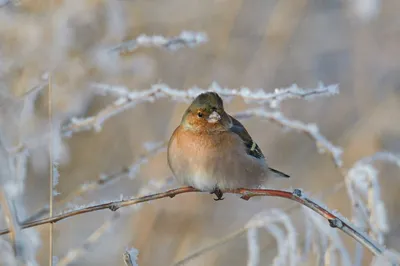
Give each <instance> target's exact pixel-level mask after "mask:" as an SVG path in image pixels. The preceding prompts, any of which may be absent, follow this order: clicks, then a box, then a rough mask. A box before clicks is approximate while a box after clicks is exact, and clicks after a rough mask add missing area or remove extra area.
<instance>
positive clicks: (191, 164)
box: [168, 92, 289, 200]
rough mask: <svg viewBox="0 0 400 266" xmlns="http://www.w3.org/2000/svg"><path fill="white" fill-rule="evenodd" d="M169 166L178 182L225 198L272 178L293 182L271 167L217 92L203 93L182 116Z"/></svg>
mask: <svg viewBox="0 0 400 266" xmlns="http://www.w3.org/2000/svg"><path fill="white" fill-rule="evenodd" d="M168 165H169V167H170V168H171V170H172V172H173V174H174V175H175V178H176V179H177V180H178V182H180V183H182V184H184V185H188V186H192V187H194V188H196V189H199V190H201V191H209V192H210V193H211V194H215V195H216V196H217V199H215V200H222V199H223V198H222V196H223V192H222V191H224V190H229V189H235V188H257V187H260V186H262V185H263V183H264V182H265V181H266V180H267V179H268V178H269V177H271V176H274V177H284V178H288V177H289V176H288V175H287V174H284V173H282V172H280V171H278V170H275V169H273V168H270V167H268V164H267V162H266V160H265V157H264V155H263V153H262V152H261V149H260V147H259V146H258V145H257V143H255V142H254V141H253V140H252V138H251V137H250V135H249V133H248V132H247V130H246V129H245V127H244V126H243V125H242V124H241V123H240V122H239V121H238V120H236V119H235V118H233V117H232V116H230V115H229V114H227V113H226V112H225V110H224V106H223V101H222V99H221V97H220V96H219V95H218V94H217V93H215V92H206V93H202V94H200V95H199V96H197V97H196V99H194V101H193V102H192V104H191V105H190V106H189V107H188V108H187V110H186V111H185V113H184V114H183V117H182V121H181V123H180V125H179V126H178V127H177V128H176V129H175V131H174V133H173V134H172V136H171V138H170V140H169V143H168Z"/></svg>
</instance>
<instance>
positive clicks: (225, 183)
mask: <svg viewBox="0 0 400 266" xmlns="http://www.w3.org/2000/svg"><path fill="white" fill-rule="evenodd" d="M175 148H176V150H175V152H174V153H173V154H174V156H171V157H170V164H171V167H172V169H174V170H173V171H174V174H175V176H176V178H177V179H178V181H179V182H181V183H183V184H185V185H189V186H193V187H195V188H197V189H200V190H204V191H212V190H214V189H215V188H220V189H222V190H224V189H233V188H240V187H255V186H258V185H261V184H260V183H261V182H262V180H263V179H265V178H266V174H267V169H268V168H267V167H266V164H265V162H264V161H263V160H259V159H257V158H254V157H251V156H248V155H247V154H245V153H244V151H241V150H237V149H225V150H224V151H222V150H218V149H216V148H215V147H201V148H199V147H198V146H197V148H196V149H195V150H192V151H191V152H189V153H188V152H187V147H186V149H185V153H184V152H183V150H182V151H180V149H179V147H175Z"/></svg>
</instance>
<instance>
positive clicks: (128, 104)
mask: <svg viewBox="0 0 400 266" xmlns="http://www.w3.org/2000/svg"><path fill="white" fill-rule="evenodd" d="M92 86H93V87H94V88H95V89H97V90H98V91H99V93H102V94H108V95H112V96H114V97H117V100H115V101H114V102H113V103H112V104H110V105H109V106H107V107H106V108H104V109H103V110H101V111H100V112H99V113H97V115H95V116H91V117H86V118H73V119H71V121H70V123H69V124H67V125H65V126H64V127H63V129H62V131H63V134H64V135H66V136H70V135H71V134H72V133H75V132H79V131H85V130H92V129H94V130H95V131H100V130H101V127H102V125H103V123H104V122H105V121H106V120H107V119H109V118H111V117H112V116H114V115H117V114H118V113H120V112H123V111H125V110H127V109H129V108H133V107H134V106H136V105H137V104H140V103H144V102H154V101H155V100H157V99H160V98H166V97H169V98H171V99H173V100H175V101H181V102H189V101H191V100H193V99H194V98H195V97H196V96H197V95H199V94H200V93H203V92H205V91H215V92H217V93H218V94H219V95H221V96H222V97H225V98H228V99H229V98H231V97H234V96H240V97H241V98H243V99H244V100H245V101H246V102H248V103H250V102H251V103H258V104H265V103H269V104H270V105H271V106H273V107H277V106H279V103H280V102H281V101H283V100H286V99H293V98H302V99H308V100H309V99H313V98H315V97H317V96H329V95H333V94H336V93H338V87H337V86H336V85H329V86H324V85H322V84H319V86H318V87H317V88H314V89H301V88H299V87H297V85H292V86H291V87H289V88H283V89H276V90H275V91H274V92H265V91H264V90H262V89H258V90H250V89H249V88H245V87H242V88H240V89H229V88H222V87H220V86H219V85H218V84H217V83H215V82H214V83H213V84H212V85H211V86H210V87H209V88H208V90H203V89H200V88H198V87H193V88H190V89H188V90H178V89H174V88H170V87H169V86H167V85H165V84H155V85H152V87H151V88H150V89H148V90H144V91H129V90H128V89H127V88H126V87H123V86H111V85H107V84H100V83H94V84H92Z"/></svg>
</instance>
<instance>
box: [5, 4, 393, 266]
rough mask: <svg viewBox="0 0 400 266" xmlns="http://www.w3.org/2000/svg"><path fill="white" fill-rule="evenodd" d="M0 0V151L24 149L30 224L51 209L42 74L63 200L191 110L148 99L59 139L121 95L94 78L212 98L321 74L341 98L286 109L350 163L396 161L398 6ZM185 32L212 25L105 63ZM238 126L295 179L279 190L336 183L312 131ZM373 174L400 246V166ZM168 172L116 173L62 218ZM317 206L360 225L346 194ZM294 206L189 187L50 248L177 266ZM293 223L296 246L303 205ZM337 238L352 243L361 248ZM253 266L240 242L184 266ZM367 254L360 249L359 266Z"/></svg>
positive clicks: (43, 255)
mask: <svg viewBox="0 0 400 266" xmlns="http://www.w3.org/2000/svg"><path fill="white" fill-rule="evenodd" d="M0 5H1V8H0V83H1V84H0V86H1V92H0V93H1V97H2V100H1V105H0V108H1V114H0V115H1V117H0V118H1V124H0V126H1V133H2V138H3V140H2V141H3V145H5V146H7V147H16V146H18V145H19V144H20V143H23V144H24V145H25V146H26V147H27V149H28V150H29V157H28V166H27V177H26V183H25V192H24V195H23V197H24V205H25V211H26V216H29V215H31V214H33V213H35V212H36V211H37V210H38V209H40V208H41V207H43V206H44V205H46V204H48V201H49V193H48V191H49V189H48V184H49V171H48V169H49V154H48V145H47V143H48V141H49V124H48V108H49V105H48V103H49V100H48V99H49V97H48V90H47V88H44V89H42V90H40V92H39V93H38V94H37V95H35V97H34V99H33V100H32V103H33V106H32V111H31V112H25V113H23V114H24V115H23V116H21V115H20V114H21V112H20V111H21V109H23V108H22V106H23V104H22V105H21V101H23V100H21V99H23V98H24V95H26V93H28V92H29V91H30V90H31V89H32V88H35V86H38V85H39V84H41V82H43V81H42V78H43V73H45V72H47V71H50V72H51V73H52V74H51V83H52V90H53V96H52V113H53V134H54V142H55V146H56V147H57V150H56V151H55V153H54V156H55V159H56V160H57V161H58V162H59V167H58V168H59V172H60V178H59V184H58V185H57V187H56V189H57V191H58V192H60V195H58V196H56V197H55V201H56V202H57V201H60V200H63V199H65V198H66V197H67V196H68V194H69V193H71V192H73V191H75V190H76V189H78V188H79V187H80V186H81V185H82V184H85V183H88V182H90V181H95V180H97V179H98V178H99V176H100V175H101V174H103V175H104V174H105V175H109V174H113V173H116V172H118V171H121V169H124V168H126V167H128V166H130V165H131V164H132V162H135V161H136V160H137V159H139V158H140V156H142V155H144V154H146V149H145V147H144V144H145V143H147V142H162V141H167V140H168V139H169V137H170V135H171V133H172V131H173V130H174V129H175V127H176V126H177V125H178V124H179V122H180V119H181V115H182V114H183V111H184V110H185V108H186V107H187V104H185V103H178V102H175V101H173V100H172V99H169V98H164V99H161V100H157V101H155V102H154V103H142V104H138V105H137V106H135V108H131V109H128V110H126V111H124V112H123V113H120V114H118V115H116V116H115V117H113V118H111V119H109V120H107V121H106V122H105V124H104V127H103V129H102V130H101V131H100V132H95V131H93V130H91V131H85V132H79V133H76V134H73V135H72V136H71V137H70V138H65V137H63V136H62V135H61V134H60V126H61V125H63V124H65V123H67V122H68V121H69V119H71V118H72V117H74V116H78V117H87V116H91V115H95V114H96V113H98V112H99V111H100V110H102V109H103V108H105V107H106V106H107V105H108V104H110V103H112V102H113V100H115V98H114V97H112V96H99V95H98V94H96V93H95V91H94V90H93V89H91V87H90V83H92V82H101V83H106V84H112V85H123V86H126V87H127V88H129V89H130V90H132V91H140V90H145V89H148V88H149V87H150V86H151V84H154V83H158V82H163V83H166V84H168V85H169V86H171V87H174V88H179V89H182V90H185V89H187V88H190V87H192V86H199V87H201V88H204V89H206V88H208V86H209V85H210V84H211V83H212V82H213V81H216V82H218V83H219V84H220V85H221V86H224V87H229V88H238V87H240V86H246V87H249V88H254V89H255V88H263V89H264V90H265V91H270V92H272V91H273V90H274V89H275V88H282V87H288V86H290V85H292V84H293V83H296V84H297V85H298V86H299V87H301V88H315V87H317V84H318V82H319V81H321V82H323V83H325V84H339V87H340V94H339V95H336V96H331V97H326V98H325V97H324V98H318V99H315V100H313V101H303V100H290V101H286V102H284V103H283V104H282V112H283V113H284V114H285V115H286V116H288V117H289V118H292V119H296V120H301V121H304V122H307V123H316V124H317V125H318V126H319V127H320V130H321V133H322V134H323V135H325V136H326V137H327V138H328V139H329V140H330V141H332V142H333V143H334V144H335V145H338V146H341V147H342V148H343V149H344V155H343V159H344V164H345V166H346V167H351V165H352V164H353V163H355V162H356V161H357V160H359V159H360V158H362V157H364V156H368V155H371V154H373V153H374V152H377V151H379V150H387V151H390V152H393V153H400V126H399V122H398V121H399V119H400V51H399V47H400V46H399V44H400V17H399V11H400V2H399V1H396V0H386V1H379V0H353V1H345V0H296V1H293V0H247V1H244V0H229V1H228V0H202V1H199V0H169V1H157V0H153V1H148V0H147V1H145V0H137V1H120V0H104V1H101V0H54V1H52V2H50V1H49V0H19V1H6V0H3V1H0ZM183 30H190V31H200V32H205V33H206V34H207V35H208V39H209V42H207V43H205V44H203V45H200V46H197V47H195V48H182V49H179V50H177V51H174V52H172V51H169V50H166V49H160V48H138V49H136V50H134V51H133V52H131V53H126V54H123V55H121V56H119V57H112V58H111V57H110V58H108V57H107V56H106V55H105V53H104V49H105V48H110V47H113V46H115V45H118V44H120V43H122V42H123V41H126V40H130V39H134V38H136V37H137V36H139V35H140V34H147V35H163V36H165V37H172V36H176V35H179V34H180V33H181V32H182V31H183ZM249 107H254V106H252V105H248V104H246V103H244V101H243V100H241V99H234V100H233V101H231V102H230V103H229V104H227V105H226V109H227V111H228V112H231V113H233V112H238V111H242V110H246V109H248V108H249ZM243 124H244V125H245V126H246V127H247V129H248V131H249V132H250V134H251V135H252V137H253V139H254V140H255V141H256V142H257V143H258V144H259V146H260V147H261V149H262V150H263V152H264V154H265V156H266V157H267V159H268V162H269V163H270V165H272V166H273V167H274V168H277V169H279V170H281V171H283V172H286V173H288V174H290V175H291V176H292V178H291V179H289V180H276V181H275V180H274V181H272V182H271V183H270V186H271V187H273V188H291V187H292V188H293V187H300V188H303V189H304V190H305V191H307V192H309V193H318V192H321V191H326V190H327V189H329V188H331V187H333V186H334V185H335V184H337V183H339V182H341V181H342V180H343V177H342V176H341V175H340V173H339V171H338V170H337V169H336V168H335V166H334V164H333V163H332V161H331V159H330V158H329V156H327V155H324V154H319V153H318V149H317V148H316V146H315V143H314V142H313V140H311V139H309V138H308V137H307V136H306V135H304V134H301V133H298V132H295V131H289V132H287V131H282V128H280V127H279V126H278V125H276V124H272V123H270V122H268V121H264V120H261V119H259V118H253V119H250V120H245V121H243ZM378 169H379V171H380V183H381V190H382V197H383V199H384V201H385V204H386V208H387V211H388V218H389V220H388V222H389V225H390V233H389V234H388V235H387V236H386V239H385V241H386V242H385V243H386V245H387V246H388V247H391V248H397V249H398V247H399V246H400V219H399V218H398V217H399V215H400V203H398V202H397V201H399V200H400V197H399V193H398V191H399V189H400V182H399V181H400V180H399V178H398V177H399V171H398V169H396V168H395V167H394V166H392V165H389V164H379V165H378ZM169 176H171V172H170V170H169V168H168V165H167V161H166V153H165V152H161V153H158V154H157V155H156V156H151V157H149V159H148V163H147V164H144V165H142V167H141V169H140V171H139V172H138V173H137V175H136V178H134V179H129V178H122V179H121V180H119V181H118V182H114V183H112V184H110V185H107V186H105V187H104V188H101V189H99V190H96V191H94V192H91V193H87V194H84V195H83V196H81V197H76V198H74V199H71V200H68V201H69V202H71V204H70V205H65V204H62V205H57V203H55V212H59V211H61V210H64V209H67V208H68V207H71V206H73V205H74V204H77V205H80V204H87V203H90V202H93V201H100V200H110V199H115V198H119V197H120V195H121V194H122V195H125V196H130V195H132V196H134V195H136V194H137V193H138V192H139V190H140V188H143V187H144V186H145V185H146V184H147V183H148V182H149V181H150V180H159V181H162V180H165V179H167V178H168V177H169ZM178 185H179V184H176V183H172V184H171V185H170V187H177V186H178ZM324 202H325V203H326V204H327V205H328V206H329V207H330V208H331V209H337V210H339V211H340V212H341V213H342V214H343V215H345V216H347V217H349V218H351V205H350V203H349V199H348V197H347V193H346V190H345V189H341V190H339V191H338V192H336V193H334V194H332V195H330V196H329V197H327V198H325V199H324ZM399 202H400V201H399ZM289 204H291V202H288V201H286V200H283V199H273V198H262V199H252V200H250V201H248V202H245V201H243V200H241V199H239V198H238V197H237V196H232V195H226V197H225V200H224V201H219V202H215V201H214V200H213V196H210V195H208V194H185V195H180V196H177V197H175V198H173V199H163V200H158V201H153V202H151V203H146V204H144V205H143V206H141V207H142V208H141V209H139V210H134V209H129V210H126V211H123V212H122V213H121V216H120V217H117V216H115V213H111V212H110V211H108V210H105V211H97V212H93V213H89V214H84V215H80V216H76V217H73V218H69V219H67V220H64V221H61V222H58V223H56V224H55V229H54V232H55V233H54V255H55V256H57V257H58V258H59V259H60V260H61V259H62V258H64V256H66V255H67V254H70V253H69V251H71V250H75V249H78V250H79V252H78V254H74V256H75V257H74V260H73V262H71V264H70V265H124V262H123V259H122V254H123V252H124V250H125V248H126V247H134V248H136V249H138V250H139V257H138V263H139V265H141V266H142V265H145V266H147V265H149V266H152V265H170V264H172V263H173V262H175V261H178V260H180V259H182V258H184V257H185V256H187V255H188V254H190V253H191V252H193V251H194V250H196V249H198V248H200V247H202V246H204V245H207V244H208V243H211V242H213V241H215V240H218V239H220V238H222V237H224V236H225V235H227V234H230V233H232V232H234V231H236V230H238V229H240V228H241V227H243V225H244V224H245V223H246V222H247V221H248V220H249V219H250V218H251V217H252V216H253V215H255V214H256V213H258V212H260V211H262V210H265V209H269V208H286V207H287V206H288V205H289ZM289 214H290V216H291V218H292V219H293V222H294V223H295V224H296V227H298V228H299V231H298V238H299V243H301V241H302V239H304V234H303V233H302V229H301V228H302V226H303V225H304V223H307V221H308V220H307V217H305V216H304V214H303V212H301V211H299V209H295V210H292V211H291V212H290V213H289ZM112 217H114V218H112ZM110 219H112V225H111V226H109V227H108V228H107V230H105V232H103V233H101V234H99V235H95V236H98V237H93V238H91V240H89V241H88V240H87V238H88V237H89V236H91V235H92V234H93V233H94V232H96V230H97V229H98V228H99V227H101V226H102V225H103V224H104V222H106V221H109V220H110ZM3 225H4V226H3V227H2V228H4V227H6V225H5V224H4V223H3ZM36 230H37V231H38V233H39V235H40V239H41V245H40V248H39V250H38V263H39V265H47V261H48V259H47V257H48V250H49V247H48V226H47V225H45V226H40V227H37V228H36ZM340 235H341V236H343V240H344V242H345V244H346V246H347V247H348V248H349V249H350V250H352V249H354V246H355V242H354V240H353V239H350V238H348V237H347V236H345V235H344V234H342V233H341V234H340ZM88 243H89V244H88ZM260 246H261V247H260V248H261V251H262V252H261V262H262V265H270V264H271V261H272V259H273V258H274V256H275V255H276V253H277V246H276V243H275V240H274V239H273V238H272V237H270V236H269V235H268V234H267V233H262V234H261V235H260ZM70 255H71V254H70ZM71 256H72V255H71ZM0 260H1V259H0ZM246 261H247V241H246V238H245V235H244V236H241V237H238V238H237V239H235V240H233V241H230V242H229V243H228V244H226V245H223V246H221V247H219V248H216V249H214V250H213V251H211V252H208V253H206V254H204V255H202V256H200V257H198V258H196V259H195V260H192V261H190V262H189V263H188V264H187V265H220V266H223V265H245V264H246ZM370 261H371V254H370V253H369V252H368V251H366V252H365V254H364V258H363V264H364V265H369V263H370ZM4 265H6V264H4ZM299 265H300V264H299ZM303 265H315V257H313V256H312V255H311V256H310V257H309V258H308V260H305V261H304V262H303Z"/></svg>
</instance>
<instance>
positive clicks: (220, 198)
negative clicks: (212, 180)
mask: <svg viewBox="0 0 400 266" xmlns="http://www.w3.org/2000/svg"><path fill="white" fill-rule="evenodd" d="M210 194H215V196H217V198H216V199H214V200H215V201H219V200H223V199H224V198H223V197H222V196H224V193H222V191H221V190H220V189H219V188H215V189H214V190H213V191H212V192H210Z"/></svg>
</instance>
